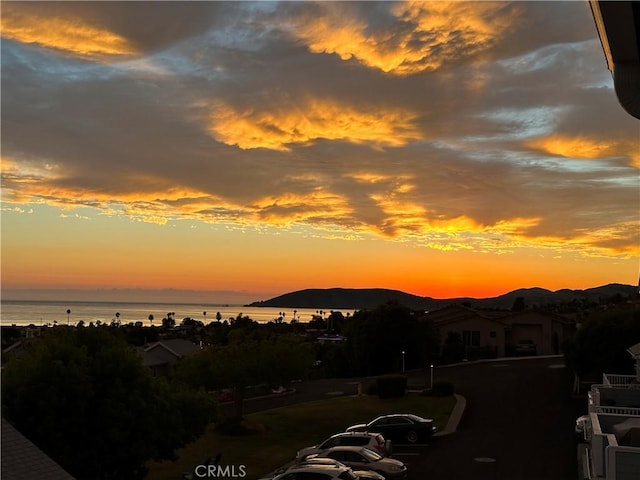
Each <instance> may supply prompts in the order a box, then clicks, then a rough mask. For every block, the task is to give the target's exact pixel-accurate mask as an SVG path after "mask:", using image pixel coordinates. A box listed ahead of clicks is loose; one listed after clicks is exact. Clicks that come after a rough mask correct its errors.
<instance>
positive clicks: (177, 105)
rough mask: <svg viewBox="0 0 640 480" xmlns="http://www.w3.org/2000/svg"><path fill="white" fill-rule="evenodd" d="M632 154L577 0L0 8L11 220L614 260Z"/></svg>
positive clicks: (627, 249)
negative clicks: (186, 226)
mask: <svg viewBox="0 0 640 480" xmlns="http://www.w3.org/2000/svg"><path fill="white" fill-rule="evenodd" d="M639 152H640V148H639V142H638V124H637V120H635V119H633V118H632V117H630V116H629V115H627V114H626V113H625V112H624V111H623V110H622V109H621V108H620V106H619V105H618V104H617V101H616V99H615V95H614V92H613V90H612V79H611V74H610V73H609V72H608V71H607V69H606V64H605V60H604V58H603V53H602V48H601V46H600V43H599V40H598V38H597V34H596V31H595V27H594V25H593V19H592V18H591V16H590V11H589V8H588V5H587V4H583V3H580V2H567V3H556V2H532V3H528V2H513V3H505V2H468V3H467V2H282V3H272V2H255V3H251V2H186V3H184V2H158V3H153V5H152V6H150V5H148V4H147V2H45V3H41V2H33V3H31V2H3V14H2V159H1V160H2V201H3V208H4V213H5V215H3V216H4V218H3V221H4V222H5V224H9V225H13V222H14V220H13V219H15V222H20V221H23V220H18V218H19V217H22V218H24V221H25V222H29V221H30V220H29V219H28V218H34V215H32V214H30V213H28V212H34V209H37V208H44V207H47V208H48V207H55V208H56V209H59V210H60V211H61V212H62V215H63V218H61V219H60V220H61V221H62V220H64V221H66V222H67V223H68V222H70V221H72V220H73V221H78V222H80V220H83V221H84V223H83V225H84V226H83V227H81V228H83V229H85V230H82V231H88V230H86V229H88V228H90V227H89V225H92V222H93V223H96V219H97V217H99V216H106V217H108V218H111V219H114V220H113V221H118V220H116V219H127V220H132V221H133V222H131V224H130V227H127V228H131V229H134V228H143V227H141V226H139V225H138V224H140V223H141V224H150V225H157V226H164V228H171V226H172V225H176V222H183V221H184V222H186V221H188V222H195V223H193V224H192V225H194V226H196V225H197V226H200V228H205V227H207V228H212V229H215V231H216V232H219V231H220V230H219V229H224V230H225V231H234V232H242V234H243V235H246V236H245V237H243V241H242V242H238V245H239V244H240V243H242V245H243V246H244V247H246V248H247V249H252V248H255V249H258V250H260V249H262V248H265V249H266V248H267V245H269V248H270V250H268V252H269V253H265V254H264V256H265V257H267V256H269V255H271V254H272V252H273V251H274V250H273V248H272V245H271V243H270V242H269V241H266V239H268V238H272V236H275V237H280V238H284V239H286V242H292V243H291V245H290V246H289V244H287V245H288V246H287V247H286V249H287V250H288V251H289V252H294V251H296V249H297V248H300V249H303V247H302V246H295V245H298V244H295V243H294V242H295V241H300V242H307V244H306V245H309V242H311V241H312V240H310V239H324V240H327V241H338V240H336V239H342V240H344V241H350V242H363V244H364V242H378V243H375V245H377V246H378V247H376V248H380V249H382V250H385V251H386V248H391V247H390V246H389V245H394V246H395V247H394V248H398V249H405V248H409V247H408V246H411V247H410V248H413V249H415V252H417V253H416V255H422V254H424V252H430V253H429V254H430V255H436V253H437V252H474V253H478V254H483V255H496V258H498V257H500V258H505V256H506V255H507V256H508V255H517V254H518V253H519V252H520V253H521V252H525V251H526V252H530V251H536V252H539V256H540V257H541V258H542V257H544V256H548V257H554V258H555V257H557V256H565V257H566V258H571V259H572V260H571V261H576V259H582V260H585V261H586V259H589V258H604V259H609V261H611V262H612V264H614V263H615V264H616V265H623V267H621V268H626V267H625V266H629V265H631V264H632V263H633V257H634V256H635V255H637V254H638V253H640V249H639V242H638V229H637V226H638V225H637V219H638V218H637V216H638V168H640V153H639ZM36 213H37V212H36ZM76 214H77V215H78V216H77V217H76V216H75V215H76ZM136 225H138V226H136ZM12 231H13V230H11V229H10V230H6V229H3V244H5V245H8V247H7V248H15V249H14V250H11V251H12V252H14V251H15V252H17V251H19V247H18V246H17V245H18V243H19V239H18V238H17V235H18V232H19V231H20V229H18V228H17V229H15V232H16V233H15V235H16V237H13V236H12V233H11V232H12ZM136 231H137V230H136ZM140 231H141V230H140ZM5 232H9V233H5ZM133 232H134V230H132V236H136V235H138V234H137V233H133ZM248 232H253V233H252V234H251V235H255V239H256V240H255V241H256V243H255V244H250V243H246V244H245V243H244V242H245V241H246V242H249V238H250V235H249V233H248ZM251 238H254V237H251ZM122 241H123V242H124V239H123V240H122ZM202 241H203V242H204V237H203V240H202ZM313 241H315V240H313ZM13 242H16V243H15V245H16V246H15V247H13V245H14V243H13ZM379 242H382V243H379ZM382 244H384V245H385V246H384V247H382V246H381V245H382ZM300 245H302V244H300ZM367 245H373V244H371V243H367ZM198 248H200V247H198ZM371 248H373V247H371ZM258 250H256V251H258ZM260 251H262V250H260ZM363 251H364V250H363ZM395 251H396V252H398V255H400V253H399V252H400V251H402V252H405V250H395ZM265 252H267V250H265ZM333 252H334V253H335V250H334V251H333ZM418 252H421V253H418ZM315 254H317V255H319V256H325V255H331V254H332V253H331V249H327V250H326V251H320V250H317V251H316V252H315ZM282 255H285V254H284V253H283V254H282ZM402 255H404V253H402ZM234 258H235V262H236V264H237V262H239V261H240V260H239V258H241V257H234ZM278 258H280V259H281V261H286V260H285V259H284V257H283V258H281V257H280V256H278ZM403 258H404V257H403ZM460 258H462V257H460ZM465 258H466V257H465ZM141 259H142V255H141ZM141 261H142V260H141ZM460 261H461V262H462V260H460ZM465 261H466V260H465ZM16 262H17V260H16ZM13 267H15V270H16V271H17V270H19V265H18V263H16V264H15V265H14V266H13ZM636 267H637V265H636ZM220 268H222V267H220ZM228 268H232V267H228ZM265 268H266V267H265ZM269 268H273V266H270V267H269ZM505 268H506V267H505ZM567 268H568V267H567ZM572 268H573V267H572ZM593 268H594V271H595V269H602V265H601V264H599V263H598V264H597V265H596V264H594V267H593ZM616 268H617V267H616ZM570 270H571V269H570ZM12 271H13V270H12ZM571 271H572V272H574V270H571ZM579 271H580V269H578V270H575V272H576V273H575V275H576V278H577V276H578V273H577V272H579ZM619 271H620V270H619V269H616V274H618V273H619ZM552 274H553V273H552V272H550V273H549V275H552ZM87 275H89V274H87ZM434 275H435V274H434ZM594 275H595V273H594ZM6 278H7V277H6V275H5V279H6ZM202 278H209V277H207V276H206V275H205V274H204V273H203V274H202ZM594 278H595V277H594ZM602 278H603V280H604V279H605V276H603V277H602ZM607 278H608V277H607ZM8 281H10V278H9V280H8ZM203 281H210V280H203ZM350 281H351V280H350ZM352 283H353V284H355V283H358V282H354V281H352ZM414 283H415V282H414ZM377 286H386V285H377ZM395 286H399V285H395ZM189 288H192V286H189Z"/></svg>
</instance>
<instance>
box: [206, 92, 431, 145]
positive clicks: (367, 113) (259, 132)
mask: <svg viewBox="0 0 640 480" xmlns="http://www.w3.org/2000/svg"><path fill="white" fill-rule="evenodd" d="M415 118H416V116H415V114H413V113H411V112H408V111H403V110H398V109H395V110H394V109H383V108H375V109H374V108H371V109H368V110H358V109H356V108H353V107H349V106H344V105H340V104H338V103H337V102H332V101H329V100H318V99H311V100H306V101H302V102H301V103H300V104H298V105H296V107H295V108H291V109H285V108H280V109H271V110H254V109H245V110H239V109H236V108H235V107H232V106H231V105H226V104H218V105H216V106H215V107H214V109H213V112H212V114H211V118H210V120H211V125H210V132H211V135H212V136H213V137H214V138H215V139H216V140H218V141H219V142H222V143H226V144H227V145H237V146H238V147H240V148H241V149H243V150H247V149H252V148H269V149H272V150H281V151H288V150H289V147H288V145H290V144H303V145H304V144H308V143H310V142H313V141H314V140H318V139H328V140H347V141H350V142H353V143H365V142H369V143H373V144H374V145H377V146H394V147H395V146H402V145H405V144H407V143H408V142H409V141H410V140H415V139H418V138H420V136H419V133H418V130H417V128H416V127H415V125H414V124H413V122H414V120H415Z"/></svg>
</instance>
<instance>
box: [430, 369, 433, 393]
mask: <svg viewBox="0 0 640 480" xmlns="http://www.w3.org/2000/svg"><path fill="white" fill-rule="evenodd" d="M430 367H431V383H430V384H429V385H430V386H431V390H433V363H432V364H431V365H430Z"/></svg>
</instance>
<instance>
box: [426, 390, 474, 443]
mask: <svg viewBox="0 0 640 480" xmlns="http://www.w3.org/2000/svg"><path fill="white" fill-rule="evenodd" d="M453 396H454V397H455V399H456V404H455V405H454V406H453V410H452V411H451V415H449V420H448V421H447V425H446V427H444V430H442V431H441V432H437V433H436V434H435V435H434V437H443V436H445V435H451V434H452V433H455V432H456V430H457V429H458V425H459V424H460V420H462V415H463V414H464V410H465V408H467V399H466V398H464V397H463V396H462V395H458V394H457V393H454V394H453Z"/></svg>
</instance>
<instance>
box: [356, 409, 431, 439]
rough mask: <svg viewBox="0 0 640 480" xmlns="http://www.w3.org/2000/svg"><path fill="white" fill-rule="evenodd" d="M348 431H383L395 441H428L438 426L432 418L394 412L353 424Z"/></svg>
mask: <svg viewBox="0 0 640 480" xmlns="http://www.w3.org/2000/svg"><path fill="white" fill-rule="evenodd" d="M347 432H373V433H381V434H382V435H384V438H387V439H389V440H391V441H392V442H394V443H404V442H409V443H416V442H417V441H423V442H425V441H428V440H429V439H431V437H432V436H433V434H434V433H435V432H436V426H435V424H434V423H433V420H432V419H430V418H422V417H419V416H418V415H413V414H412V413H394V414H391V415H382V416H380V417H378V418H376V419H374V420H372V421H370V422H369V423H362V424H359V425H352V426H351V427H349V428H347Z"/></svg>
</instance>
